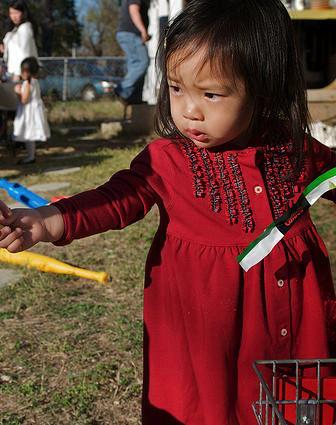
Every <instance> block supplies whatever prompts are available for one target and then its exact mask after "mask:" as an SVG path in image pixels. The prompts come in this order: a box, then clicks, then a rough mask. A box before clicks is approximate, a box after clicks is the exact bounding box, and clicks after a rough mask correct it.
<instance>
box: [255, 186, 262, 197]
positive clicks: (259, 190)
mask: <svg viewBox="0 0 336 425" xmlns="http://www.w3.org/2000/svg"><path fill="white" fill-rule="evenodd" d="M254 191H255V193H256V194H257V195H258V194H259V193H261V192H262V191H263V189H262V187H261V186H254Z"/></svg>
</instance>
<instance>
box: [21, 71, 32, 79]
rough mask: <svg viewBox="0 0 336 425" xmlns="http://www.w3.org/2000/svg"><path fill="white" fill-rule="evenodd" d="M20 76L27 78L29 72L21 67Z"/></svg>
mask: <svg viewBox="0 0 336 425" xmlns="http://www.w3.org/2000/svg"><path fill="white" fill-rule="evenodd" d="M21 78H22V79H23V80H29V78H30V72H29V71H28V70H27V69H22V70H21Z"/></svg>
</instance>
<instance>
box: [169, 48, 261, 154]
mask: <svg viewBox="0 0 336 425" xmlns="http://www.w3.org/2000/svg"><path fill="white" fill-rule="evenodd" d="M203 52H204V51H202V50H199V51H198V52H196V53H194V54H193V55H192V56H189V57H187V58H186V59H184V60H183V62H181V63H179V64H178V65H174V59H177V60H178V56H177V58H176V57H175V58H174V57H172V58H171V60H170V63H169V62H168V85H169V99H170V109H171V115H172V118H173V121H174V123H175V125H176V127H177V128H178V130H179V131H180V132H181V133H182V134H183V135H185V136H186V137H187V138H189V139H191V140H192V141H193V142H194V143H195V145H197V146H199V147H202V148H203V147H204V148H212V147H215V146H219V145H222V144H223V143H227V142H237V143H241V144H244V143H245V142H246V137H247V134H246V133H247V129H248V127H249V124H250V122H251V118H252V113H253V107H252V104H251V102H250V101H249V100H248V98H247V95H246V91H245V86H244V83H243V82H242V81H239V80H236V81H235V82H234V81H233V79H232V78H229V77H228V76H224V78H223V76H221V77H216V76H215V75H214V73H213V72H211V71H212V70H211V67H210V64H209V63H208V62H206V63H205V64H204V65H203V66H202V64H203V58H204V54H203ZM177 54H178V53H177ZM169 65H173V66H169Z"/></svg>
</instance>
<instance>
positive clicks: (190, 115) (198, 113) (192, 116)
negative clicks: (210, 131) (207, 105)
mask: <svg viewBox="0 0 336 425" xmlns="http://www.w3.org/2000/svg"><path fill="white" fill-rule="evenodd" d="M183 117H184V118H186V119H188V120H191V121H203V119H204V116H203V112H202V110H201V108H200V107H199V106H198V105H197V103H196V102H194V101H193V100H192V99H189V100H188V101H187V102H186V104H185V108H184V112H183Z"/></svg>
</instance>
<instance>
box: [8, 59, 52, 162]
mask: <svg viewBox="0 0 336 425" xmlns="http://www.w3.org/2000/svg"><path fill="white" fill-rule="evenodd" d="M38 71H39V64H38V62H37V59H36V58H35V57H29V58H26V59H24V60H23V61H22V63H21V78H22V80H23V82H22V84H18V85H16V86H15V91H16V93H17V94H18V96H19V98H20V102H19V106H18V108H17V111H16V115H15V120H14V134H13V136H14V141H15V142H24V143H25V144H26V151H27V156H26V158H24V159H22V160H20V161H19V164H31V163H33V162H35V151H36V142H37V141H39V142H45V141H46V140H47V139H48V138H49V137H50V129H49V125H48V121H47V117H46V111H45V107H44V104H43V101H42V99H41V91H40V86H39V83H38V80H37V78H36V76H37V74H38Z"/></svg>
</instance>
